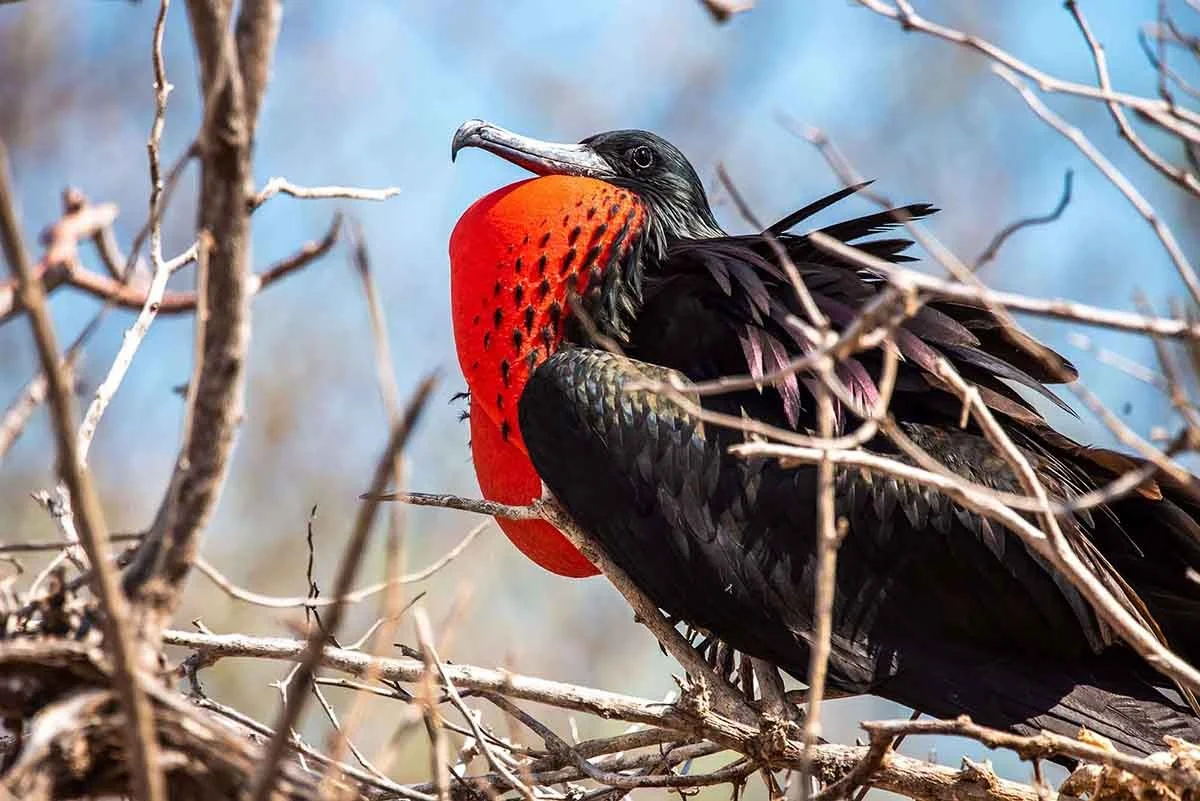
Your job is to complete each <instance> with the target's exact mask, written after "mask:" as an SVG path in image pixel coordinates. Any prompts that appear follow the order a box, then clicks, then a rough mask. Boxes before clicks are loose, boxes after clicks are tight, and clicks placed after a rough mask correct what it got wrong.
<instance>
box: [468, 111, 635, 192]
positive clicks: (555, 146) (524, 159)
mask: <svg viewBox="0 0 1200 801" xmlns="http://www.w3.org/2000/svg"><path fill="white" fill-rule="evenodd" d="M464 147H478V148H481V149H483V150H486V151H488V152H489V153H493V154H495V155H497V156H499V157H500V158H502V159H504V160H505V161H510V162H512V163H513V164H516V165H517V166H518V167H524V168H525V169H527V170H529V171H530V172H532V173H534V174H535V175H578V176H582V177H585V178H610V177H612V176H613V174H614V173H613V168H612V167H610V166H609V164H608V162H607V161H605V160H604V159H603V158H601V157H600V155H599V154H597V153H596V151H594V150H592V149H591V148H590V147H588V146H587V145H564V144H559V143H557V142H543V141H542V140H540V139H533V138H531V137H528V136H521V135H520V134H517V133H513V132H512V131H507V130H505V129H504V128H501V127H500V126H498V125H492V124H491V123H489V122H484V121H483V120H467V121H466V122H464V123H463V124H462V125H461V126H460V127H459V129H458V130H457V131H455V132H454V141H453V142H452V143H451V144H450V160H451V161H454V158H455V157H456V156H457V155H458V151H460V150H462V149H463V148H464Z"/></svg>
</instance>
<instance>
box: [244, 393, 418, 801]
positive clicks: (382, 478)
mask: <svg viewBox="0 0 1200 801" xmlns="http://www.w3.org/2000/svg"><path fill="white" fill-rule="evenodd" d="M433 386H434V380H433V379H432V378H426V379H425V380H424V381H422V382H421V384H420V385H419V386H418V387H417V390H416V392H414V393H413V396H412V398H411V399H410V400H409V402H408V406H407V408H406V410H405V414H404V417H403V418H402V419H401V421H400V422H399V423H398V424H397V425H396V426H394V427H393V429H392V434H391V437H390V438H389V440H388V444H387V447H386V448H384V452H383V455H382V456H381V458H380V459H379V463H378V464H377V465H376V467H375V475H374V478H373V479H372V481H371V488H372V490H371V491H372V493H374V494H378V493H379V492H380V491H381V490H382V489H383V487H384V485H385V483H386V482H387V480H388V476H390V475H391V472H392V464H393V459H395V457H396V455H397V454H398V453H399V452H401V451H402V450H403V448H404V446H405V444H406V443H407V442H408V438H409V436H410V435H411V434H412V431H413V428H414V427H415V425H416V422H417V420H418V418H419V417H420V414H421V411H422V410H423V409H424V407H425V402H426V400H427V399H428V398H429V393H430V392H431V391H432V390H433ZM378 506H379V504H378V502H377V501H373V500H368V501H365V502H364V503H363V504H361V505H360V506H359V510H358V514H357V516H356V518H355V521H354V527H353V528H352V529H351V532H350V536H349V537H348V539H347V542H346V549H345V553H344V554H343V556H342V561H341V564H340V565H339V566H338V573H337V576H336V577H335V579H334V585H333V597H334V598H338V599H341V598H344V597H345V596H346V595H348V594H349V593H350V587H351V585H352V584H353V583H354V577H355V575H357V573H358V567H359V565H360V563H361V562H362V557H363V554H364V553H366V546H367V540H368V535H369V534H370V530H371V523H372V522H373V521H374V519H375V512H376V510H377V509H378ZM345 608H346V604H345V603H336V604H334V605H333V606H331V607H330V609H329V613H328V615H326V617H325V621H324V623H325V625H323V626H314V627H313V631H312V634H311V635H310V636H309V639H308V647H307V648H306V650H305V654H304V656H303V658H302V660H301V662H300V664H299V668H300V670H299V671H298V672H297V675H296V677H295V679H294V680H293V681H292V682H291V683H290V684H289V688H288V693H287V701H286V703H285V704H284V705H283V709H282V710H281V712H280V714H279V720H278V722H277V724H276V726H275V735H274V736H273V737H272V738H271V740H270V742H269V743H268V744H267V749H266V754H265V755H264V758H263V765H262V768H261V769H260V771H259V773H258V775H257V776H256V777H255V779H254V783H253V785H252V791H251V793H250V798H251V799H253V801H266V798H267V797H268V796H269V795H270V793H271V787H272V785H273V783H274V776H275V770H276V768H277V766H278V765H279V762H280V760H281V759H282V758H283V756H284V753H285V752H286V750H287V746H288V732H290V731H291V729H292V727H293V726H294V725H295V723H296V721H297V720H299V717H300V712H301V711H302V710H303V707H304V701H305V699H307V697H308V687H309V685H310V684H311V683H312V677H313V675H314V673H315V671H316V667H317V665H318V664H319V663H320V661H321V653H322V650H323V648H324V646H325V643H326V642H327V641H328V639H329V638H330V637H331V636H333V634H334V633H336V632H337V629H338V626H339V625H340V624H341V620H342V617H343V614H344V612H345Z"/></svg>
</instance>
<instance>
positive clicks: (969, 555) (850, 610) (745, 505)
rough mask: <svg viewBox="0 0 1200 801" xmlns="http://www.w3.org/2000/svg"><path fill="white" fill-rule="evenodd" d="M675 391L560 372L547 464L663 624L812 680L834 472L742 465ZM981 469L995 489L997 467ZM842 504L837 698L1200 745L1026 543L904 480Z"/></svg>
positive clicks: (934, 439)
mask: <svg viewBox="0 0 1200 801" xmlns="http://www.w3.org/2000/svg"><path fill="white" fill-rule="evenodd" d="M663 372H664V371H663V370H662V369H661V368H657V367H648V366H646V365H643V364H641V363H638V362H636V361H633V360H631V359H628V358H627V357H622V356H618V355H614V354H610V353H607V352H603V351H598V350H593V349H585V348H569V349H566V350H564V351H560V352H559V353H557V354H556V355H554V356H552V357H551V358H550V359H549V360H548V361H547V362H545V363H544V364H543V365H541V366H540V367H539V368H538V369H537V370H536V371H535V372H534V374H533V376H532V377H531V379H530V381H529V384H528V385H527V387H526V389H525V392H524V393H523V395H522V398H521V401H520V409H519V419H520V425H521V429H522V431H523V432H524V434H525V441H526V444H527V446H528V448H529V454H530V457H531V459H532V460H533V463H534V465H535V466H536V468H537V470H538V473H539V474H540V475H541V476H542V478H543V480H544V482H545V483H546V484H547V486H548V487H549V489H550V490H551V491H552V492H553V493H554V494H555V496H556V497H557V498H558V499H559V500H560V501H561V502H562V503H563V504H564V506H565V507H566V508H567V509H568V510H569V512H570V513H571V514H572V516H574V518H575V519H576V521H577V522H578V523H579V524H580V525H581V526H582V527H583V528H584V529H585V530H586V531H588V532H589V534H590V536H592V537H593V538H594V539H595V540H596V541H597V542H598V544H599V545H600V546H601V547H602V548H603V549H604V550H605V552H606V553H607V554H608V555H609V557H610V558H612V559H613V560H614V561H615V562H616V563H617V564H618V565H619V566H620V567H621V568H622V569H623V570H624V571H625V572H626V573H627V574H628V575H629V576H630V578H631V579H632V580H633V581H634V582H635V583H636V584H637V585H638V586H639V587H640V588H641V589H642V590H643V591H644V592H646V593H647V594H648V595H649V596H650V598H651V599H652V600H653V601H654V602H655V603H656V604H657V605H659V606H660V607H661V608H663V609H664V610H666V611H667V612H668V613H670V614H672V615H673V616H675V617H677V618H679V619H682V620H685V621H688V622H689V623H691V624H693V625H695V626H697V627H699V628H702V629H704V630H707V631H708V632H710V633H711V634H713V635H714V636H716V637H718V638H720V639H722V640H724V641H725V642H727V643H728V644H730V645H731V646H732V647H734V648H736V649H737V650H739V651H742V652H744V653H748V654H751V655H754V656H758V657H760V658H763V659H767V660H770V661H772V662H773V663H775V664H777V665H779V666H780V667H781V668H783V669H785V670H787V671H789V672H791V673H792V674H793V675H796V676H798V677H801V678H803V677H804V676H805V675H806V671H807V665H808V659H809V644H810V641H811V632H812V631H813V597H814V580H815V558H814V554H815V552H816V545H815V534H814V532H815V508H816V492H817V490H816V481H815V472H814V469H813V468H812V467H799V468H795V469H785V468H783V467H780V466H779V464H778V463H777V462H775V461H774V460H761V459H740V458H736V457H735V456H733V455H731V454H730V453H729V452H728V448H727V446H728V444H729V442H730V439H729V437H728V436H725V435H724V434H723V433H722V431H721V429H718V428H714V427H713V426H711V425H706V424H704V423H702V422H701V421H700V420H698V419H697V418H696V417H695V416H693V415H691V414H689V413H688V412H687V411H686V410H684V409H683V408H681V407H680V406H679V405H678V404H676V403H675V402H673V401H671V400H668V399H666V398H664V397H663V395H662V394H661V393H659V392H655V391H653V390H652V389H651V388H648V387H647V384H648V382H650V381H654V380H660V379H661V378H662V375H663ZM912 433H913V434H914V435H915V436H918V437H920V436H922V434H923V435H924V436H925V439H924V440H923V442H922V444H923V445H924V446H926V447H927V448H930V449H932V450H938V449H939V448H940V449H941V452H939V453H938V455H939V456H944V455H946V454H948V453H959V454H970V453H971V451H972V450H975V451H978V450H981V449H983V448H985V447H986V446H984V445H983V444H982V443H980V442H977V441H972V440H971V439H969V438H971V437H974V436H975V435H971V434H967V433H963V432H944V431H939V430H932V431H924V432H922V431H921V429H919V428H913V429H912ZM1030 456H1031V458H1033V459H1034V461H1035V464H1036V465H1037V467H1038V469H1039V470H1041V471H1042V472H1043V473H1045V474H1046V475H1045V478H1046V479H1047V482H1048V483H1050V484H1051V486H1054V485H1053V480H1052V476H1051V475H1050V474H1049V473H1048V472H1047V470H1048V469H1047V468H1046V466H1045V465H1044V464H1042V463H1041V462H1040V461H1038V460H1037V458H1036V454H1032V453H1031V454H1030ZM970 469H971V470H972V472H973V476H972V477H973V478H975V479H977V480H981V481H989V480H992V481H994V478H993V477H991V476H989V471H993V470H995V469H996V465H995V463H994V462H991V461H988V460H986V459H981V460H980V461H979V462H978V463H976V464H973V465H971V467H970ZM1060 488H1061V487H1060ZM835 497H836V508H837V514H838V515H839V517H842V518H844V519H845V520H846V521H847V522H848V530H847V532H846V535H845V538H844V540H843V541H842V544H841V547H840V550H839V553H838V569H837V579H836V581H837V585H836V592H835V603H834V609H833V637H832V654H831V657H830V680H831V682H832V684H833V686H835V687H837V688H839V689H841V690H844V691H848V692H873V693H876V694H879V695H883V696H885V697H888V698H891V699H893V700H896V701H899V702H901V703H905V704H908V705H911V706H915V707H916V708H919V709H922V710H923V711H925V712H927V713H929V714H933V715H938V716H953V715H956V714H961V713H967V714H971V715H973V716H974V717H975V718H976V720H978V721H981V722H984V723H987V724H990V725H996V726H1017V727H1018V728H1021V727H1023V729H1022V730H1028V731H1037V730H1038V729H1040V728H1043V727H1044V728H1049V729H1051V730H1054V731H1058V732H1060V733H1064V734H1071V733H1073V732H1075V731H1077V730H1078V727H1079V726H1080V725H1088V726H1089V727H1091V728H1092V729H1093V730H1103V731H1105V732H1106V733H1108V734H1110V735H1111V736H1113V737H1114V738H1115V739H1116V741H1117V742H1118V743H1119V744H1120V745H1122V747H1126V748H1128V749H1130V750H1132V751H1135V752H1145V751H1148V750H1153V749H1154V747H1155V745H1156V744H1161V734H1162V733H1164V732H1168V733H1176V734H1183V735H1185V736H1192V735H1194V734H1196V733H1197V731H1196V727H1195V726H1192V727H1191V728H1188V725H1190V724H1189V721H1191V722H1192V723H1194V718H1191V717H1190V716H1189V715H1188V714H1187V713H1186V711H1181V709H1180V707H1178V705H1172V704H1170V703H1169V702H1167V701H1165V700H1164V699H1163V698H1162V697H1161V696H1160V695H1159V694H1158V693H1157V691H1156V690H1154V681H1153V676H1152V675H1151V676H1150V677H1149V678H1147V671H1145V670H1124V669H1122V670H1114V671H1112V672H1111V674H1110V672H1108V671H1100V668H1099V664H1100V663H1098V662H1095V661H1094V660H1095V659H1096V658H1097V657H1096V653H1097V652H1098V651H1103V650H1104V646H1105V644H1106V640H1105V638H1106V636H1107V635H1106V632H1105V631H1104V630H1103V628H1102V627H1101V626H1100V625H1099V624H1098V623H1097V621H1096V619H1095V616H1094V615H1093V614H1092V612H1091V610H1090V608H1089V607H1088V606H1087V604H1086V603H1085V602H1084V600H1083V599H1082V598H1081V597H1080V596H1079V595H1078V594H1077V593H1076V592H1075V591H1074V590H1073V589H1072V588H1071V587H1069V586H1068V585H1066V584H1065V583H1064V582H1063V581H1061V580H1060V579H1058V578H1057V577H1056V576H1055V574H1054V573H1053V572H1052V571H1051V570H1049V569H1048V568H1047V567H1046V566H1045V565H1044V564H1043V563H1042V562H1041V561H1040V560H1039V559H1038V558H1037V557H1036V556H1034V555H1033V554H1032V553H1031V552H1030V551H1029V550H1028V549H1026V548H1025V547H1024V546H1023V545H1022V543H1021V542H1020V541H1019V540H1018V539H1017V538H1016V537H1015V536H1013V535H1012V534H1010V533H1008V532H1006V531H1004V530H1002V529H1000V528H999V527H997V526H995V525H994V524H993V523H991V522H989V521H984V520H982V519H981V518H979V517H977V516H975V515H972V514H970V513H967V512H966V511H965V510H963V509H961V508H958V507H956V506H955V505H954V504H953V503H951V502H950V501H949V500H948V499H946V498H945V497H943V496H940V495H937V494H934V493H930V492H929V491H927V490H925V489H923V488H921V487H918V486H914V485H910V484H907V483H904V482H900V481H896V480H894V479H891V478H888V477H886V476H878V475H876V476H872V475H866V474H863V473H861V472H859V471H857V470H840V469H839V470H838V471H837V474H836V479H835ZM1075 525H1076V526H1078V523H1075ZM1076 530H1078V529H1076ZM1106 564H1107V563H1106V562H1105V561H1104V560H1103V559H1100V560H1099V561H1098V562H1097V565H1096V566H1097V568H1098V569H1100V570H1107V568H1106ZM1105 575H1106V576H1108V577H1110V578H1111V577H1114V575H1115V574H1110V573H1105ZM1105 653H1111V651H1105ZM1104 658H1107V656H1105V657H1104ZM1097 671H1100V672H1097ZM1093 674H1095V675H1093ZM1101 674H1103V675H1101ZM1077 685H1078V687H1079V688H1078V689H1073V688H1077ZM1114 694H1115V695H1114ZM1114 699H1116V700H1115V701H1114ZM1131 699H1137V700H1131ZM1118 702H1119V703H1120V704H1124V705H1125V707H1128V708H1125V707H1121V706H1119V704H1118ZM1118 713H1119V714H1118ZM1131 721H1132V722H1131ZM1181 721H1182V722H1181ZM1134 723H1137V725H1136V726H1135V725H1134ZM1185 724H1188V725H1185ZM1172 727H1174V728H1172Z"/></svg>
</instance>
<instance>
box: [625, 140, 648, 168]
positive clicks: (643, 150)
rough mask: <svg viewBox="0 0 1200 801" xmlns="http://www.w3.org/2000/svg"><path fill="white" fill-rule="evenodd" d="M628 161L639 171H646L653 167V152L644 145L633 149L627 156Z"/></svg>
mask: <svg viewBox="0 0 1200 801" xmlns="http://www.w3.org/2000/svg"><path fill="white" fill-rule="evenodd" d="M629 160H630V161H632V162H633V166H635V167H637V168H638V169H639V170H647V169H649V168H650V167H651V166H653V165H654V151H653V150H651V149H650V148H648V147H646V146H645V145H641V146H639V147H635V148H634V149H633V152H631V153H630V154H629Z"/></svg>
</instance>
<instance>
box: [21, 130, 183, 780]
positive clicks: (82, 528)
mask: <svg viewBox="0 0 1200 801" xmlns="http://www.w3.org/2000/svg"><path fill="white" fill-rule="evenodd" d="M8 175H9V173H8V152H7V149H6V148H5V147H4V144H3V143H2V142H0V246H2V247H3V251H4V256H5V258H6V259H7V260H8V263H9V265H10V267H11V269H12V270H13V272H14V274H15V275H16V278H17V281H18V286H19V291H20V298H21V306H22V307H23V308H24V309H25V310H26V313H27V316H28V317H29V324H30V327H31V328H32V329H33V337H34V342H35V344H36V346H37V351H38V356H39V358H40V359H41V363H42V372H43V373H44V374H45V375H46V380H47V384H48V401H49V407H50V412H51V419H52V420H53V423H54V432H55V441H56V444H57V450H58V456H57V458H58V471H59V474H60V477H61V479H62V481H63V483H64V484H65V485H66V487H67V490H68V492H69V493H70V498H71V507H72V509H73V510H74V513H75V517H76V519H77V528H78V530H79V536H80V541H81V544H82V545H83V548H84V551H85V552H86V553H87V555H88V558H89V559H90V560H91V563H92V588H93V590H94V591H95V593H96V597H97V598H99V599H100V604H101V608H102V609H103V610H104V625H105V630H106V633H107V635H108V636H107V638H106V639H107V646H108V648H109V650H110V651H111V653H112V659H113V667H114V676H113V683H114V685H115V688H116V691H117V696H118V698H120V701H121V704H122V706H123V707H124V709H125V712H126V714H127V715H128V716H129V723H130V725H129V726H128V728H127V730H126V732H127V735H126V748H127V749H128V757H129V760H130V764H131V767H132V770H131V773H132V774H133V786H134V789H135V791H136V793H137V794H138V795H139V796H140V797H141V798H143V799H145V800H146V801H165V799H166V789H165V787H166V786H165V784H164V780H163V775H162V770H161V768H160V764H159V754H158V741H157V740H156V739H155V734H154V731H155V730H154V723H153V715H152V712H151V709H150V704H149V702H148V701H147V699H146V697H145V696H144V695H143V693H142V691H141V689H140V686H139V683H138V679H137V674H138V671H139V661H140V660H139V657H138V652H137V650H136V649H135V644H134V639H133V633H132V631H131V627H130V625H129V616H128V615H129V612H128V606H127V604H126V601H125V596H124V595H123V594H122V593H121V589H120V586H119V584H118V581H117V574H116V571H115V570H114V569H113V567H112V565H110V564H109V562H108V548H109V542H108V528H107V526H106V525H105V522H104V513H103V510H102V508H101V506H100V498H99V496H98V495H97V493H96V488H95V486H94V485H93V484H92V481H91V477H90V475H89V474H88V472H87V469H86V467H85V466H84V465H83V464H82V462H80V460H79V454H78V452H77V450H76V446H75V423H74V415H73V413H72V409H71V388H70V386H69V384H68V383H67V379H66V376H65V375H64V372H63V369H62V364H61V363H60V361H59V351H58V343H57V341H56V337H55V335H54V328H53V324H52V322H51V320H50V313H49V311H48V309H47V308H46V297H45V294H44V293H43V292H42V287H41V284H40V283H39V282H38V281H37V280H36V279H35V277H34V275H33V267H32V266H31V265H30V262H29V258H28V255H27V251H26V250H25V247H24V245H23V243H22V241H21V233H20V227H19V224H18V222H17V215H16V210H15V208H14V205H13V199H12V198H13V196H12V192H11V190H10V184H9V178H8Z"/></svg>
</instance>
